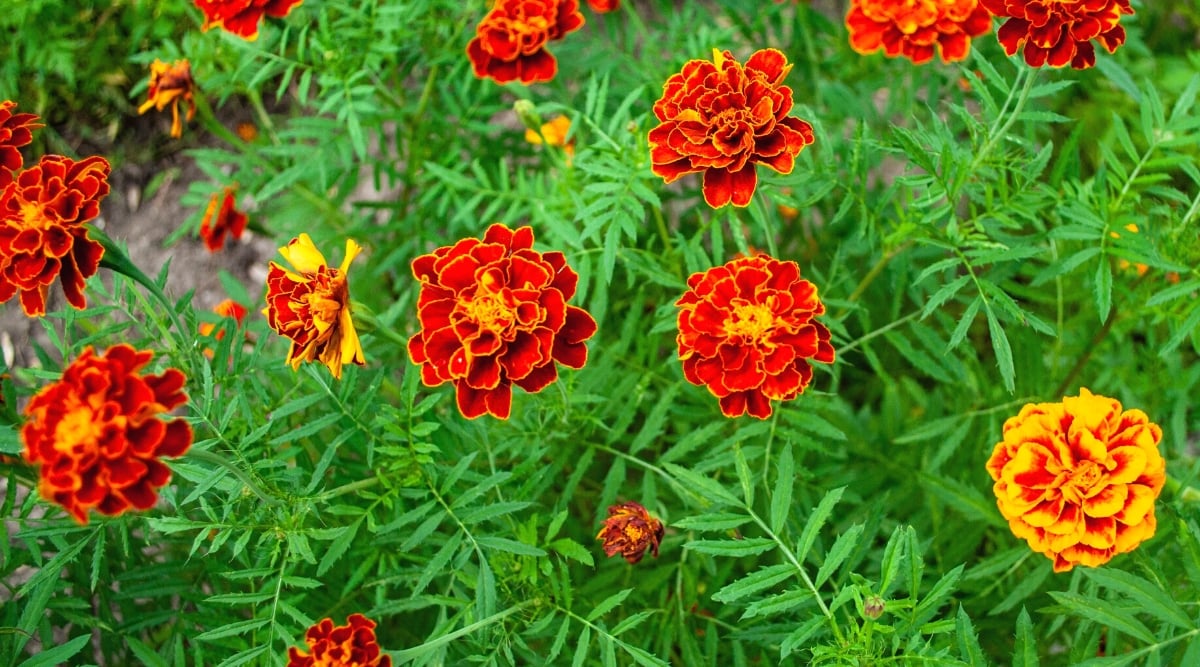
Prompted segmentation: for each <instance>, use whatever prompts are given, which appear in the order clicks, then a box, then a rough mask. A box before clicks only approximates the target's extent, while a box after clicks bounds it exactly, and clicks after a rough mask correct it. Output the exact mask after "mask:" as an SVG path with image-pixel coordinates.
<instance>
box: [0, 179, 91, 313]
mask: <svg viewBox="0 0 1200 667" xmlns="http://www.w3.org/2000/svg"><path fill="white" fill-rule="evenodd" d="M110 170H111V167H110V166H109V164H108V161H107V160H105V159H104V158H102V157H99V156H93V157H89V158H87V159H84V160H82V161H80V162H75V161H74V160H72V159H71V158H67V157H63V156H61V155H44V156H42V159H41V160H40V161H39V162H38V164H37V165H35V166H33V167H30V168H29V169H26V170H25V171H22V172H21V173H19V174H17V176H16V179H15V180H13V181H12V182H11V183H9V184H8V185H7V186H5V187H4V189H3V191H0V303H3V302H5V301H8V300H9V299H11V298H12V297H13V295H15V294H16V293H17V292H20V293H21V308H22V309H24V311H25V314H26V315H28V316H30V317H37V316H40V315H45V314H46V294H47V292H48V291H49V289H50V284H51V283H53V282H54V279H55V278H56V277H59V276H60V275H61V276H62V287H63V293H64V294H66V296H67V301H68V302H69V303H70V304H71V305H72V306H74V307H76V308H81V309H82V308H84V307H86V306H87V301H86V300H85V299H84V297H83V287H84V281H85V280H86V279H87V278H90V277H91V276H92V275H94V274H95V273H96V271H97V269H99V268H100V258H101V257H103V256H104V248H103V247H102V246H101V245H100V244H99V243H97V242H96V241H93V240H91V239H89V238H88V237H87V228H86V227H84V225H85V224H86V223H87V222H89V221H90V220H92V219H93V218H95V217H96V216H97V215H99V214H100V200H102V199H104V197H105V196H106V195H108V174H109V171H110Z"/></svg>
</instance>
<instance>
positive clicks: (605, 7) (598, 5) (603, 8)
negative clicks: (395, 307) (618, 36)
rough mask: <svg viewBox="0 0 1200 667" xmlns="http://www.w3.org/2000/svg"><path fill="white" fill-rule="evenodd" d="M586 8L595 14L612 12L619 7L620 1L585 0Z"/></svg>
mask: <svg viewBox="0 0 1200 667" xmlns="http://www.w3.org/2000/svg"><path fill="white" fill-rule="evenodd" d="M587 3H588V7H591V8H592V11H593V12H596V13H597V14H604V13H605V12H611V11H614V10H616V9H618V8H620V6H621V0H587Z"/></svg>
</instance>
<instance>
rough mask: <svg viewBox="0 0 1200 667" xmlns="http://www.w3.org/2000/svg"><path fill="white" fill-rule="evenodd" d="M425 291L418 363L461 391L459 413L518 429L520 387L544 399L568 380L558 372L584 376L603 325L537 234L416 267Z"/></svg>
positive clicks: (471, 242) (430, 380)
mask: <svg viewBox="0 0 1200 667" xmlns="http://www.w3.org/2000/svg"><path fill="white" fill-rule="evenodd" d="M412 270H413V275H414V276H416V278H417V280H419V281H421V293H420V295H419V296H418V297H417V318H418V319H419V320H420V324H421V330H420V331H418V332H417V334H416V335H414V336H413V337H412V338H410V339H409V341H408V354H409V356H410V357H412V360H413V363H415V364H419V365H420V366H421V379H422V380H423V381H424V383H425V385H426V386H429V387H433V386H437V385H439V384H442V383H443V382H453V383H454V390H455V395H456V397H457V399H458V409H459V411H460V412H462V414H463V416H464V417H466V418H468V419H474V418H476V417H478V416H480V415H482V414H484V413H487V414H491V415H492V416H494V417H499V418H500V419H508V415H509V411H510V409H511V407H512V385H514V384H515V385H517V386H518V387H520V388H522V389H524V390H525V391H527V392H530V393H536V392H539V391H541V390H542V389H544V388H545V387H546V386H547V385H549V384H550V383H552V382H554V381H555V380H557V379H558V369H557V367H556V366H555V365H554V363H555V362H558V363H560V364H562V365H564V366H567V367H570V368H583V365H584V363H585V362H586V361H587V346H586V345H585V344H584V342H585V341H587V340H588V339H589V338H591V337H592V335H593V334H595V333H596V321H595V320H593V319H592V316H591V315H589V314H588V313H587V311H585V310H583V309H582V308H577V307H575V306H570V305H567V301H569V300H570V299H571V297H573V296H575V285H576V283H577V282H578V280H579V275H578V274H576V273H575V271H573V270H571V268H570V267H569V266H567V260H566V258H565V257H564V256H563V254H562V253H561V252H547V253H540V252H537V251H536V250H533V229H532V228H530V227H520V228H518V229H517V230H515V231H514V230H511V229H509V228H508V227H506V226H504V225H502V224H499V223H497V224H494V225H492V226H491V227H488V229H487V232H485V233H484V235H483V240H482V241H481V240H479V239H474V238H469V239H463V240H461V241H459V242H458V243H456V244H454V245H453V246H444V247H441V248H438V249H437V250H435V251H434V252H433V253H431V254H428V255H421V256H420V257H418V258H416V259H415V260H413V263H412Z"/></svg>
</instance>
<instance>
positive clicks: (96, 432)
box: [54, 401, 103, 456]
mask: <svg viewBox="0 0 1200 667" xmlns="http://www.w3.org/2000/svg"><path fill="white" fill-rule="evenodd" d="M74 403H75V404H74V405H72V406H71V407H70V408H69V409H68V410H67V413H66V414H65V415H63V416H62V419H60V420H59V422H58V426H57V427H55V429H54V448H55V449H56V450H58V451H60V452H62V453H64V454H68V455H71V456H79V455H82V454H87V453H90V452H93V451H95V450H96V447H97V443H99V441H100V432H101V427H102V426H103V425H102V424H101V423H99V422H98V421H97V419H96V413H95V412H94V411H93V410H92V408H91V407H90V406H88V405H87V404H86V403H79V402H77V401H76V402H74Z"/></svg>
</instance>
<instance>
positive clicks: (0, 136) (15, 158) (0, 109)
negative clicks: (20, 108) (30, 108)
mask: <svg viewBox="0 0 1200 667" xmlns="http://www.w3.org/2000/svg"><path fill="white" fill-rule="evenodd" d="M15 108H17V103H16V102H13V101H12V100H5V101H3V102H0V172H3V171H4V170H8V171H19V170H20V169H21V167H22V166H23V165H24V161H22V159H21V151H19V150H17V149H19V148H20V147H22V146H25V145H27V144H28V143H29V142H31V141H33V130H36V129H37V128H39V127H45V125H43V124H41V123H39V122H38V117H37V116H36V115H34V114H31V113H13V111H12V110H13V109H15ZM8 177H9V175H8V174H4V173H0V179H3V180H0V187H3V186H4V185H5V184H7V183H8V181H9V178H8Z"/></svg>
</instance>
